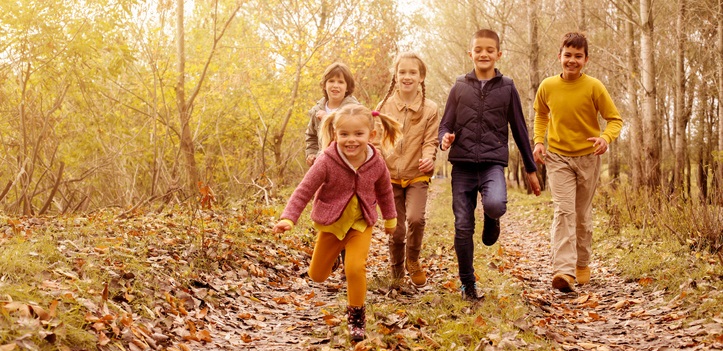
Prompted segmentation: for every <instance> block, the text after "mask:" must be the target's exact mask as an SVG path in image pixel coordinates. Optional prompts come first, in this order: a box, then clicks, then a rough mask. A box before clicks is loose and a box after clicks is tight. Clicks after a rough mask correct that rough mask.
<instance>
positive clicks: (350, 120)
mask: <svg viewBox="0 0 723 351" xmlns="http://www.w3.org/2000/svg"><path fill="white" fill-rule="evenodd" d="M376 119H378V120H379V121H380V122H381V123H380V124H381V126H382V128H381V129H382V131H381V134H382V136H381V138H380V140H381V145H382V147H383V148H389V147H392V146H393V145H394V144H395V143H396V141H397V140H398V139H399V138H400V136H401V129H400V124H399V122H397V121H396V120H394V119H392V118H389V117H388V116H386V115H382V114H379V113H378V112H376V111H374V112H372V111H371V110H369V109H368V108H367V107H364V106H362V105H345V106H344V107H342V108H340V109H339V110H337V111H335V112H333V113H331V114H329V115H328V116H326V117H324V120H323V121H322V125H321V134H322V135H321V145H322V146H324V147H325V149H324V151H323V153H321V155H319V157H318V158H317V159H316V160H315V161H314V164H313V165H312V166H311V168H310V169H309V171H308V172H307V173H306V175H305V176H304V179H303V180H302V181H301V183H300V184H299V186H298V187H297V188H296V190H294V193H293V194H292V195H291V198H290V199H289V201H288V203H287V204H286V208H285V209H284V212H283V213H282V214H281V220H280V221H279V222H278V223H276V225H275V226H274V232H276V233H283V232H285V231H287V230H290V229H291V228H292V227H293V225H294V224H295V223H296V222H297V221H298V220H299V216H300V215H301V212H302V211H303V210H304V208H305V207H306V205H307V204H308V203H309V201H310V200H311V198H312V197H313V198H314V205H313V206H312V211H311V219H312V220H313V221H314V227H315V228H316V229H317V230H318V231H319V234H318V236H317V238H316V245H315V247H314V253H313V255H312V257H311V264H310V265H309V277H311V279H312V280H314V281H315V282H323V281H325V280H326V279H327V278H328V277H329V275H330V274H331V271H332V266H333V265H334V261H335V260H336V258H337V257H338V256H339V252H341V250H342V249H345V250H346V260H345V263H344V271H345V273H346V280H347V301H348V307H347V313H348V326H349V334H350V336H351V339H352V340H353V341H359V340H363V339H364V328H365V323H366V318H365V308H364V301H365V299H366V290H367V282H366V261H367V255H368V254H369V246H370V245H371V239H372V228H373V227H374V223H375V222H376V221H377V219H378V214H377V209H376V208H377V205H378V206H379V208H380V210H381V213H382V217H383V218H384V219H385V222H384V230H385V232H386V233H387V234H392V233H393V232H394V228H395V227H396V225H397V212H396V209H395V205H394V194H393V192H392V184H391V181H390V178H389V171H388V170H387V167H386V164H385V162H384V159H383V158H382V157H381V156H380V154H379V151H378V150H377V149H376V148H374V146H372V144H371V140H372V139H374V138H375V137H376V131H375V130H374V125H375V120H376ZM314 195H316V196H314Z"/></svg>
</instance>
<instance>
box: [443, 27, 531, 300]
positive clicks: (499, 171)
mask: <svg viewBox="0 0 723 351" xmlns="http://www.w3.org/2000/svg"><path fill="white" fill-rule="evenodd" d="M467 54H468V55H469V57H470V59H471V60H472V63H473V64H474V70H473V71H472V72H470V73H467V74H466V75H463V76H460V77H458V78H457V81H456V82H455V84H454V86H453V87H452V90H450V92H449V97H448V98H447V105H446V106H445V109H444V115H443V116H442V121H441V122H440V125H439V141H440V142H439V146H440V149H441V150H443V151H444V150H447V149H449V156H448V160H449V161H450V162H451V163H452V210H453V211H454V218H455V219H454V230H455V235H454V250H455V252H456V254H457V263H458V265H459V279H460V281H461V283H462V296H463V297H464V298H465V299H467V300H470V301H476V300H479V299H480V298H481V297H480V296H479V295H478V294H477V290H476V284H475V274H474V266H473V259H474V240H473V236H474V229H475V209H476V207H477V194H478V193H479V194H480V195H481V196H482V206H483V208H484V229H483V231H482V242H483V243H484V244H485V245H487V246H491V245H493V244H494V243H495V242H497V238H498V237H499V234H500V217H502V215H503V214H505V212H506V211H507V183H506V181H505V175H504V167H506V166H507V161H508V159H509V149H508V147H507V139H508V126H509V129H511V130H512V136H513V138H514V139H515V143H516V144H517V147H518V148H519V149H520V153H521V154H522V160H523V162H524V165H525V171H526V172H527V178H528V181H529V184H530V187H531V189H532V191H533V192H534V193H535V195H539V194H540V183H539V181H538V180H537V174H536V171H537V167H536V165H535V161H534V159H533V157H532V149H531V147H530V142H529V139H528V133H527V125H526V124H525V117H524V115H523V113H522V105H521V103H520V96H519V93H518V92H517V88H515V84H514V83H513V82H512V79H510V78H507V77H504V76H502V73H500V71H499V70H498V69H496V68H495V62H497V60H499V58H500V57H502V52H501V51H500V39H499V36H498V35H497V33H495V32H494V31H492V30H489V29H482V30H479V31H477V32H476V33H475V34H474V36H473V37H472V40H471V41H470V50H469V51H468V52H467Z"/></svg>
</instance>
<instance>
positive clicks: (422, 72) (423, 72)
mask: <svg viewBox="0 0 723 351" xmlns="http://www.w3.org/2000/svg"><path fill="white" fill-rule="evenodd" d="M407 58H408V59H414V60H417V63H418V64H419V76H420V77H421V78H422V82H421V83H420V85H421V86H422V105H421V106H422V107H424V99H425V98H426V94H427V88H426V86H425V85H424V78H425V77H426V76H427V65H426V64H424V61H422V59H421V58H420V57H419V55H417V54H416V53H415V52H412V51H406V52H402V53H400V54H399V55H397V58H396V59H394V64H393V65H392V81H391V82H390V83H389V90H387V95H386V96H384V99H383V100H382V102H381V103H380V104H379V107H377V110H381V109H382V107H384V104H385V103H386V102H387V100H388V99H389V97H390V96H392V94H393V93H394V88H395V87H396V85H397V69H398V68H399V62H400V61H401V60H402V59H407Z"/></svg>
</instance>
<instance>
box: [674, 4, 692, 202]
mask: <svg viewBox="0 0 723 351" xmlns="http://www.w3.org/2000/svg"><path fill="white" fill-rule="evenodd" d="M685 8H686V0H678V19H677V22H676V31H677V38H676V41H677V52H676V54H675V106H674V113H675V128H674V130H675V150H674V153H675V166H674V167H673V184H672V189H673V190H674V191H676V192H678V191H680V192H683V172H684V170H685V150H686V148H687V140H686V132H685V131H686V128H687V125H688V114H687V112H686V110H687V104H686V102H685V79H686V78H685V67H684V63H685V39H686V35H685V32H684V28H685V27H684V26H685V10H686V9H685Z"/></svg>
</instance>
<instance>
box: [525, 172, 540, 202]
mask: <svg viewBox="0 0 723 351" xmlns="http://www.w3.org/2000/svg"><path fill="white" fill-rule="evenodd" d="M527 180H528V181H529V182H530V189H532V192H533V193H535V195H536V196H540V180H539V179H537V172H530V173H527Z"/></svg>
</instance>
